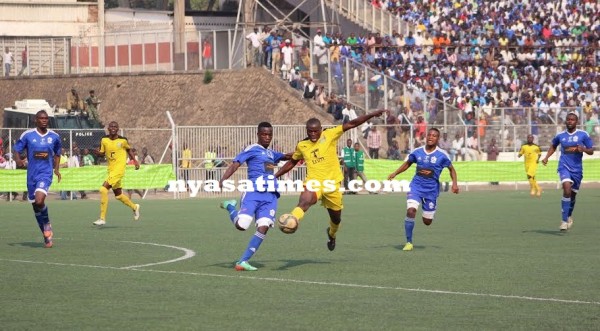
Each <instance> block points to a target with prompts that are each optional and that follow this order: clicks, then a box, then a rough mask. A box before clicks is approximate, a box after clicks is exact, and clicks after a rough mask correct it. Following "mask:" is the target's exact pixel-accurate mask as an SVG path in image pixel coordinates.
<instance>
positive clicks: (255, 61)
mask: <svg viewBox="0 0 600 331" xmlns="http://www.w3.org/2000/svg"><path fill="white" fill-rule="evenodd" d="M246 39H247V40H249V41H250V44H249V45H248V49H249V50H250V52H249V53H248V54H249V55H250V59H248V63H249V64H252V65H253V66H255V67H260V66H261V62H262V61H261V55H260V53H261V49H262V42H261V40H260V37H259V35H258V28H254V31H253V32H250V33H249V34H248V35H247V36H246Z"/></svg>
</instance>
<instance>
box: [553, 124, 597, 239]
mask: <svg viewBox="0 0 600 331" xmlns="http://www.w3.org/2000/svg"><path fill="white" fill-rule="evenodd" d="M578 120H579V116H578V115H577V113H569V114H567V118H566V120H565V126H566V127H567V129H566V130H565V131H563V132H561V133H559V134H557V135H556V136H555V137H554V138H553V139H552V146H550V149H549V150H548V152H547V153H546V156H545V157H544V159H543V160H542V164H543V165H544V166H545V165H546V164H548V158H549V157H550V156H552V154H554V152H555V151H556V147H558V145H560V151H561V154H560V158H559V160H558V170H557V172H558V176H559V177H560V182H561V183H562V186H563V196H562V200H561V203H560V205H561V212H562V221H561V222H560V227H559V229H560V231H567V230H568V229H570V228H571V227H572V226H573V217H572V216H571V215H572V214H573V209H575V197H576V196H577V192H578V191H579V187H580V186H581V180H582V179H583V162H582V159H583V153H586V154H588V155H592V154H594V147H593V143H592V139H590V136H589V135H588V134H587V132H585V131H582V130H577V121H578Z"/></svg>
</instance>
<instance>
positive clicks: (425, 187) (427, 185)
mask: <svg viewBox="0 0 600 331" xmlns="http://www.w3.org/2000/svg"><path fill="white" fill-rule="evenodd" d="M408 161H409V162H411V163H416V165H417V170H416V173H415V176H414V177H413V179H412V181H411V182H410V191H411V192H418V193H420V194H422V195H428V196H431V197H432V198H433V197H437V196H438V195H439V192H440V187H439V180H440V174H441V173H442V170H444V168H447V167H450V166H451V165H452V161H450V158H448V155H447V154H446V153H445V152H444V151H443V150H442V149H439V148H437V147H436V149H435V150H434V151H433V152H431V153H427V152H426V151H425V147H419V148H417V149H415V150H414V151H412V153H410V154H409V155H408Z"/></svg>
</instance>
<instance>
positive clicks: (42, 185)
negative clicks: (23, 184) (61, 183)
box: [27, 177, 52, 202]
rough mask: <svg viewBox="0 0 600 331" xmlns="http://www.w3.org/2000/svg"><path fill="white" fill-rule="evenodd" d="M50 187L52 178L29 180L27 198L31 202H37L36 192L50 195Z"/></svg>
mask: <svg viewBox="0 0 600 331" xmlns="http://www.w3.org/2000/svg"><path fill="white" fill-rule="evenodd" d="M50 185H52V177H49V178H36V179H27V198H29V202H33V201H35V192H37V191H40V192H43V193H44V194H45V195H48V191H49V190H50Z"/></svg>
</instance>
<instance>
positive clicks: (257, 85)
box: [0, 69, 331, 128]
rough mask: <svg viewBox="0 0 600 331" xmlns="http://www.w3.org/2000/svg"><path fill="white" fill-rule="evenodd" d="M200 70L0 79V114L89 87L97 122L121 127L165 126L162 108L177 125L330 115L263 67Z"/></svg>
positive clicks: (58, 100) (57, 100)
mask: <svg viewBox="0 0 600 331" xmlns="http://www.w3.org/2000/svg"><path fill="white" fill-rule="evenodd" d="M203 79H204V74H203V73H173V74H171V73H167V74H165V73H155V74H148V73H146V74H134V75H128V74H122V75H116V74H110V75H92V76H90V75H85V76H82V75H71V76H58V77H37V78H25V77H17V78H8V79H0V91H2V93H0V106H1V107H0V117H1V116H3V112H4V111H3V108H5V107H10V106H12V105H13V104H14V102H15V100H21V99H46V100H49V101H50V104H52V105H54V104H56V105H59V106H60V107H64V106H65V104H66V95H67V93H68V92H70V90H71V88H75V89H77V91H78V92H79V95H80V97H81V98H84V99H85V98H86V97H87V96H88V92H89V90H91V89H93V90H95V91H96V96H98V97H99V99H101V100H102V104H101V107H100V117H101V119H102V121H103V122H105V123H107V122H109V121H117V122H119V124H120V126H121V127H125V128H169V122H168V120H167V117H166V115H165V111H167V110H168V111H170V112H171V114H172V115H173V117H174V119H175V122H176V124H178V125H208V126H218V125H256V124H258V123H259V122H261V121H269V122H271V123H272V124H303V123H305V122H306V120H307V119H308V118H310V117H317V118H319V119H320V120H321V121H322V122H323V123H324V124H329V123H331V117H330V116H328V114H326V113H325V112H323V111H322V110H320V109H319V108H318V107H316V106H314V105H313V104H309V103H306V102H303V101H302V100H301V98H299V94H298V92H297V91H294V90H293V89H291V88H289V87H288V86H287V85H286V84H285V83H284V82H283V81H281V80H279V79H274V78H273V76H272V75H271V74H270V73H268V72H267V71H266V70H263V69H246V70H237V71H217V72H213V80H212V82H211V83H209V84H204V82H203Z"/></svg>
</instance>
